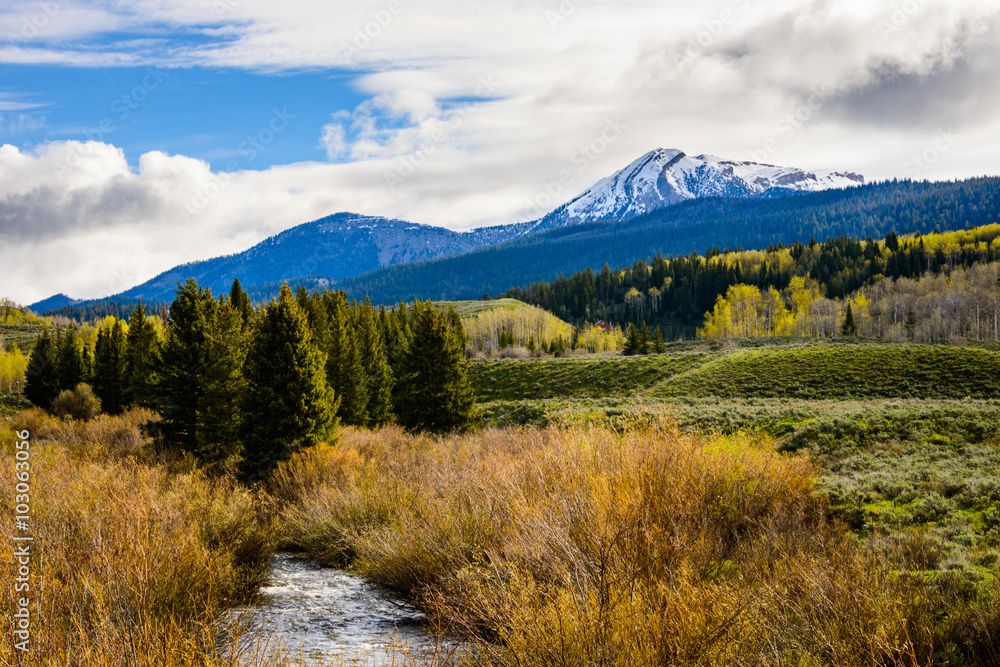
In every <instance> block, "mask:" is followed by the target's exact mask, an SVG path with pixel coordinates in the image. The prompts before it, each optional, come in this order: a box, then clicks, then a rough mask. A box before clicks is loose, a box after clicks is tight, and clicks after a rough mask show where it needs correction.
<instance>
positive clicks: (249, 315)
mask: <svg viewBox="0 0 1000 667" xmlns="http://www.w3.org/2000/svg"><path fill="white" fill-rule="evenodd" d="M229 304H230V305H231V306H232V307H233V308H234V309H235V310H236V312H237V313H239V314H240V317H241V318H242V320H243V323H244V324H245V325H247V326H249V324H250V323H251V322H252V321H253V303H252V302H251V301H250V296H249V295H248V294H247V293H246V292H244V291H243V285H241V284H240V279H239V278H236V279H234V280H233V287H232V289H230V290H229ZM139 305H140V306H141V305H142V304H139Z"/></svg>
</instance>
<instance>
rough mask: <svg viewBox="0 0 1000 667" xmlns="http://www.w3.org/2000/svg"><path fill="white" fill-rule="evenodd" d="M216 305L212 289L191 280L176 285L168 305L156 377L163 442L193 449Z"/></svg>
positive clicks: (200, 409) (196, 434) (186, 449)
mask: <svg viewBox="0 0 1000 667" xmlns="http://www.w3.org/2000/svg"><path fill="white" fill-rule="evenodd" d="M217 307H218V304H217V303H216V301H215V299H213V298H212V293H211V292H210V291H208V290H204V289H201V288H199V287H198V284H197V283H196V282H195V281H194V280H188V281H187V283H185V284H184V285H181V286H179V288H178V290H177V297H176V298H175V299H174V302H173V303H172V304H171V305H170V316H169V317H170V326H169V327H168V329H167V338H166V342H165V343H164V345H163V360H162V364H161V367H160V374H159V377H158V394H159V397H160V401H161V402H162V406H161V408H162V414H163V421H162V424H163V432H164V435H165V437H166V440H167V443H168V444H171V445H174V446H176V447H179V448H181V449H183V450H184V451H187V452H191V453H196V451H197V448H198V417H199V411H201V413H202V414H204V409H205V407H204V405H203V400H204V386H205V376H206V372H207V369H208V366H209V363H208V362H209V359H208V344H209V337H210V335H211V329H212V326H213V324H214V319H215V311H216V308H217Z"/></svg>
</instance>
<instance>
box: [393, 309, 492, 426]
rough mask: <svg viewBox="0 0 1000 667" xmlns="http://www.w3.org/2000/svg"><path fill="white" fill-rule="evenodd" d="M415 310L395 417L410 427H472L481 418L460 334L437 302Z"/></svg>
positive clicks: (399, 384)
mask: <svg viewBox="0 0 1000 667" xmlns="http://www.w3.org/2000/svg"><path fill="white" fill-rule="evenodd" d="M418 303H419V302H418ZM415 310H416V311H417V312H416V315H415V318H414V323H413V340H412V341H411V342H410V346H409V348H408V349H407V351H406V353H405V354H404V355H403V360H402V363H401V369H400V371H401V372H400V375H399V383H398V385H397V386H398V387H399V390H400V391H399V396H398V398H397V401H396V416H397V419H398V420H399V423H400V424H402V425H403V426H404V427H405V428H406V429H408V430H411V431H431V432H434V433H443V432H448V431H454V430H464V429H468V428H471V427H472V426H474V425H475V424H476V423H477V416H476V415H475V411H474V407H473V406H474V404H475V395H474V394H473V391H472V386H471V385H470V384H469V380H468V377H467V375H466V371H467V368H468V361H466V360H465V351H464V349H463V348H462V346H461V339H460V338H459V337H458V336H457V335H455V332H453V331H452V330H451V329H450V328H449V326H448V322H447V320H446V318H445V316H444V315H443V314H442V313H441V312H440V311H438V310H437V309H436V308H434V307H433V306H431V305H428V306H426V307H425V306H419V307H417V308H415Z"/></svg>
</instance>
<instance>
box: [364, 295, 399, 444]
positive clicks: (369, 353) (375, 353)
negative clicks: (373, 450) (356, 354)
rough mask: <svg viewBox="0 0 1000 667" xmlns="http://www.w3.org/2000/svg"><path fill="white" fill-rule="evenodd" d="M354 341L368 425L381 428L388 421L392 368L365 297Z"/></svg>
mask: <svg viewBox="0 0 1000 667" xmlns="http://www.w3.org/2000/svg"><path fill="white" fill-rule="evenodd" d="M358 338H359V340H360V344H361V359H362V363H363V364H364V373H365V383H366V387H365V390H366V391H365V393H366V394H367V396H368V406H367V408H368V425H369V426H372V427H378V426H383V425H385V424H388V423H389V422H390V421H391V420H392V385H393V378H392V369H391V368H390V367H389V358H388V355H387V354H386V349H385V339H384V337H383V335H382V330H381V329H380V327H379V326H378V321H377V319H376V316H375V309H374V308H373V307H372V302H371V300H370V299H368V298H366V299H365V302H364V303H363V304H362V305H361V306H360V312H359V313H358Z"/></svg>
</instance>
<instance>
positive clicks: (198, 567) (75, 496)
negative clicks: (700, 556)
mask: <svg viewBox="0 0 1000 667" xmlns="http://www.w3.org/2000/svg"><path fill="white" fill-rule="evenodd" d="M151 417H152V415H151V413H148V412H143V411H134V412H131V413H128V414H126V415H124V416H121V417H108V416H102V417H99V418H98V419H95V420H93V421H91V422H89V423H87V424H80V423H76V424H73V423H67V422H63V421H62V420H57V419H54V418H51V417H47V416H45V415H44V414H43V413H41V412H38V411H30V412H26V413H21V414H20V415H18V416H17V417H15V418H14V420H13V421H12V422H8V423H6V424H3V425H0V462H2V465H0V470H2V475H0V510H2V512H3V514H4V516H5V517H7V520H6V521H3V522H0V539H2V541H3V542H4V544H6V545H10V544H12V543H13V542H12V538H13V536H14V534H13V529H14V522H13V520H12V515H13V505H12V503H13V501H14V498H15V487H14V485H15V483H16V480H15V477H14V464H15V459H14V451H15V450H14V437H15V436H14V433H15V432H17V431H21V430H24V429H26V430H28V431H30V434H31V438H30V442H31V449H30V452H31V458H30V466H31V470H30V472H31V481H30V496H31V497H30V505H31V518H30V522H31V524H30V525H31V530H32V534H33V535H34V542H33V543H32V549H33V559H32V563H31V568H32V575H31V576H32V578H31V590H30V591H29V592H28V593H27V594H25V593H19V594H18V595H19V596H20V595H26V596H27V597H28V598H29V599H30V600H31V607H30V609H31V613H32V620H31V633H32V634H31V637H32V643H31V654H30V657H31V659H30V660H29V661H28V662H24V663H18V662H17V658H16V657H15V654H14V652H13V648H12V645H11V637H12V631H13V625H12V624H13V618H12V614H11V613H10V610H13V609H14V607H15V602H14V598H15V592H14V587H13V586H12V585H10V579H9V574H8V575H6V576H7V577H8V581H7V583H5V585H4V586H2V587H0V608H3V609H4V610H5V613H4V614H3V618H2V620H0V629H2V632H3V635H4V638H5V639H4V641H3V642H0V662H2V663H3V664H5V665H13V664H32V665H97V666H101V667H103V666H107V667H110V666H112V665H141V666H148V667H154V666H156V667H160V666H163V665H199V666H208V665H217V664H234V662H235V661H233V660H222V659H221V658H219V656H218V655H216V639H217V637H216V634H217V632H218V631H219V627H218V626H217V625H216V624H217V621H218V620H219V619H221V618H222V617H223V616H224V614H225V610H226V609H227V608H228V607H229V606H232V605H234V604H238V603H239V602H241V601H245V600H249V599H250V598H251V597H252V596H253V595H254V594H255V591H256V587H257V586H258V585H259V583H260V581H261V579H262V576H263V574H264V573H265V571H266V568H267V566H268V564H269V560H270V558H269V557H270V553H271V549H272V546H271V545H272V539H271V538H270V535H271V532H270V529H269V528H268V525H269V523H268V522H267V521H265V520H263V519H262V517H264V516H265V514H266V513H265V512H264V509H265V508H266V503H265V502H263V500H262V498H261V497H259V496H256V495H255V494H253V493H251V492H249V491H247V490H245V489H242V488H240V487H238V486H236V485H234V484H233V483H231V482H229V481H226V480H215V481H213V480H211V479H209V478H207V477H206V476H205V475H204V474H202V473H200V472H198V471H195V470H191V469H188V468H187V467H186V466H185V465H183V464H182V462H175V463H174V464H173V465H172V466H171V465H167V464H166V462H157V461H156V460H155V459H154V457H153V456H152V454H151V452H150V443H149V442H148V440H147V439H146V438H144V437H143V436H142V435H141V434H140V432H139V424H141V423H143V422H145V421H147V420H148V419H150V418H151ZM0 569H2V570H3V571H4V572H6V573H10V572H13V560H12V555H11V549H10V548H9V547H8V548H5V549H4V550H3V551H2V555H0Z"/></svg>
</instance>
